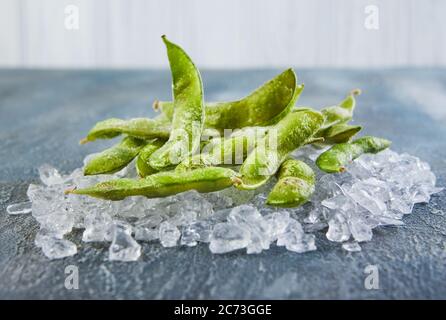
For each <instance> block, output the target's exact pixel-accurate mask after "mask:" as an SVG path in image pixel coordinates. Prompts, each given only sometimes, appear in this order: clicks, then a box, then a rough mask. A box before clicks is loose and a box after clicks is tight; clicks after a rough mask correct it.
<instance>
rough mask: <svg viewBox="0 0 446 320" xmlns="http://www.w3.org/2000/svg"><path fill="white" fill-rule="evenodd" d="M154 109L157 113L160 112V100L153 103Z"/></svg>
mask: <svg viewBox="0 0 446 320" xmlns="http://www.w3.org/2000/svg"><path fill="white" fill-rule="evenodd" d="M152 108H153V110H155V111H159V110H160V101H159V100H158V99H156V100H155V101H153V104H152Z"/></svg>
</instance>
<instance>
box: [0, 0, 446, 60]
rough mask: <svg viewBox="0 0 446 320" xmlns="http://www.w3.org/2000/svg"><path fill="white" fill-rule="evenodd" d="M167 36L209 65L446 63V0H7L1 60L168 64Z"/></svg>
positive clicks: (2, 4)
mask: <svg viewBox="0 0 446 320" xmlns="http://www.w3.org/2000/svg"><path fill="white" fill-rule="evenodd" d="M70 4H73V5H76V6H77V7H78V8H79V18H80V19H79V29H78V30H67V29H66V28H65V24H64V22H65V18H66V14H65V13H64V10H65V8H66V6H67V5H70ZM368 5H376V6H377V7H378V8H379V17H380V21H379V22H380V25H379V27H380V28H379V30H368V29H366V28H365V27H364V19H365V18H366V16H367V15H366V14H365V13H364V9H365V7H366V6H368ZM162 34H166V35H167V36H168V37H169V38H170V39H171V40H173V41H175V42H177V43H179V44H181V45H182V46H183V47H184V48H185V49H186V50H187V51H188V52H189V53H190V55H191V56H192V57H193V58H194V60H195V61H196V62H197V64H199V65H200V67H210V68H228V67H231V68H239V67H243V68H250V67H278V66H288V65H294V66H308V67H313V66H330V67H388V66H406V65H411V66H445V65H446V1H445V0H382V1H380V0H338V1H335V0H307V1H303V0H275V1H273V0H151V1H150V0H0V67H1V66H3V67H5V66H6V67H63V68H71V67H73V68H78V67H157V68H158V67H166V66H167V60H166V56H165V51H164V50H165V49H164V47H163V44H162V42H161V39H160V36H161V35H162Z"/></svg>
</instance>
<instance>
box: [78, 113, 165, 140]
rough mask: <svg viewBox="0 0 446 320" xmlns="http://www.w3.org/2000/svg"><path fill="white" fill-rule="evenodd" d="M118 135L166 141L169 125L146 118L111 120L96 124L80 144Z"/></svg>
mask: <svg viewBox="0 0 446 320" xmlns="http://www.w3.org/2000/svg"><path fill="white" fill-rule="evenodd" d="M120 134H127V135H129V136H132V137H137V138H141V139H153V138H163V139H168V138H169V135H170V124H169V123H167V122H166V121H161V120H155V119H148V118H134V119H130V120H122V119H117V118H111V119H107V120H104V121H100V122H98V123H97V124H96V125H95V126H94V127H93V128H92V129H91V130H90V132H89V133H88V135H87V137H85V138H84V139H82V140H81V141H80V143H81V144H84V143H87V142H90V141H94V140H96V139H111V138H114V137H117V136H119V135H120Z"/></svg>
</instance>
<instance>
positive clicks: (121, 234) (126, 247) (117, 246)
mask: <svg viewBox="0 0 446 320" xmlns="http://www.w3.org/2000/svg"><path fill="white" fill-rule="evenodd" d="M112 230H113V231H112V234H113V241H112V243H111V245H110V248H109V259H110V260H111V261H136V260H138V258H139V256H140V255H141V246H140V245H139V244H138V242H136V241H135V240H134V239H133V238H132V236H131V232H132V231H131V226H129V225H128V224H127V223H125V222H121V221H115V222H114V224H113V227H112Z"/></svg>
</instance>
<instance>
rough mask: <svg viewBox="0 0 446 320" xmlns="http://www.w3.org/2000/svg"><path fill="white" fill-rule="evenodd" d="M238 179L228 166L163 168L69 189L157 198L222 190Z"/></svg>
mask: <svg viewBox="0 0 446 320" xmlns="http://www.w3.org/2000/svg"><path fill="white" fill-rule="evenodd" d="M238 182H239V179H238V178H237V174H236V172H235V171H233V170H231V169H228V168H221V167H208V168H201V169H196V170H189V171H175V170H173V171H163V172H158V173H155V174H152V175H150V176H147V177H145V178H143V179H116V180H109V181H105V182H101V183H98V184H96V185H94V186H92V187H88V188H85V189H72V190H67V191H66V193H74V194H80V195H88V196H91V197H95V198H101V199H106V200H122V199H124V198H126V197H131V196H145V197H147V198H157V197H167V196H170V195H173V194H177V193H180V192H184V191H188V190H197V191H198V192H212V191H218V190H221V189H225V188H228V187H230V186H232V185H233V184H236V183H238Z"/></svg>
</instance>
